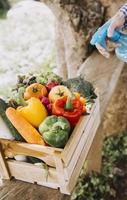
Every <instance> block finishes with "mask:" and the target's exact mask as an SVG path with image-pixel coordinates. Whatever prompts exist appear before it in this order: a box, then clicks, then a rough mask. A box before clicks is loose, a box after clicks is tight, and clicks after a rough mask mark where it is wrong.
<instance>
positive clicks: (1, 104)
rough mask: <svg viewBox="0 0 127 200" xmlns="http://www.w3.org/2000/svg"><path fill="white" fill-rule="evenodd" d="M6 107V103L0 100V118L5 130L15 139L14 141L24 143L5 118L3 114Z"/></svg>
mask: <svg viewBox="0 0 127 200" xmlns="http://www.w3.org/2000/svg"><path fill="white" fill-rule="evenodd" d="M7 107H8V105H7V103H6V102H5V101H4V100H3V99H1V98H0V117H1V118H2V119H3V121H4V123H5V124H6V126H7V128H8V129H9V131H10V133H11V134H12V136H13V137H14V138H15V140H17V141H24V139H23V138H22V136H21V135H20V134H19V132H18V131H17V130H16V128H15V127H14V126H13V125H12V123H11V122H10V121H9V119H8V118H7V116H6V113H5V111H6V109H7ZM0 136H1V134H0Z"/></svg>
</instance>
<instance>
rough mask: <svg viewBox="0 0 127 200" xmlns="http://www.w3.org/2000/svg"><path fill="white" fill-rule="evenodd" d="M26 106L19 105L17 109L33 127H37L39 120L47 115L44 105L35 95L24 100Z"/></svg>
mask: <svg viewBox="0 0 127 200" xmlns="http://www.w3.org/2000/svg"><path fill="white" fill-rule="evenodd" d="M26 103H27V105H26V106H20V107H18V108H17V111H18V112H19V113H20V114H21V115H22V116H23V117H24V118H25V119H26V120H27V121H28V122H29V123H30V124H31V125H33V126H34V127H36V128H37V127H39V125H40V124H41V122H42V121H43V120H44V119H45V118H46V117H47V116H48V113H47V110H46V108H45V106H44V105H43V104H42V103H41V101H40V100H39V99H37V98H35V97H31V98H30V99H29V100H27V101H26Z"/></svg>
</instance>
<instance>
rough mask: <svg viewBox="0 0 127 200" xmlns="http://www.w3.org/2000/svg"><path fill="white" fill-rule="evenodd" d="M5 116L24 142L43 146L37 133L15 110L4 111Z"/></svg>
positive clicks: (10, 108) (43, 143)
mask: <svg viewBox="0 0 127 200" xmlns="http://www.w3.org/2000/svg"><path fill="white" fill-rule="evenodd" d="M6 115H7V117H8V119H9V120H10V121H11V123H12V124H13V126H14V127H15V128H16V129H17V131H18V132H19V133H20V135H21V136H22V137H23V138H24V139H25V140H26V142H28V143H31V144H42V145H45V142H44V141H43V139H42V137H41V135H40V134H39V132H38V131H37V130H36V129H35V128H34V127H33V126H32V125H31V124H30V123H29V122H28V121H27V120H26V119H25V118H24V117H22V116H21V115H20V114H19V113H18V111H17V110H15V109H14V108H12V107H9V108H7V110H6Z"/></svg>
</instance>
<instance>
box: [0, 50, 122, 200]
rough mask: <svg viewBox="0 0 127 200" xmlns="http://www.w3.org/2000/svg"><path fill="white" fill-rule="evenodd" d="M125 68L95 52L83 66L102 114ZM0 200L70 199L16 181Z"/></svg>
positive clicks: (1, 191)
mask: <svg viewBox="0 0 127 200" xmlns="http://www.w3.org/2000/svg"><path fill="white" fill-rule="evenodd" d="M123 66H124V63H123V62H121V61H119V60H118V59H117V58H116V56H112V57H111V58H110V59H108V60H107V59H105V58H103V57H102V56H101V55H99V54H97V53H96V52H94V53H93V54H92V55H91V56H90V57H89V58H88V59H87V60H86V62H85V63H84V64H83V65H82V68H81V70H80V73H81V74H83V75H84V77H86V78H87V80H89V81H91V82H93V83H94V86H95V87H97V88H98V89H99V92H100V100H101V114H103V113H104V110H105V108H106V107H107V105H108V103H109V100H110V97H111V96H112V93H113V91H114V89H115V86H116V84H117V81H118V78H119V76H120V73H121V70H122V68H123ZM93 149H94V148H93ZM91 152H92V150H91ZM89 159H90V158H89ZM75 173H76V172H75ZM76 174H77V173H76ZM76 176H77V175H76ZM76 176H75V177H76ZM72 183H73V180H72ZM71 187H72V186H71V185H69V188H71ZM0 199H1V200H14V199H18V200H20V199H21V200H22V199H24V200H28V199H30V200H40V199H42V200H45V199H46V200H63V199H64V200H67V199H69V197H68V196H66V195H63V194H60V193H59V192H58V191H56V190H52V189H47V188H45V187H42V186H37V185H32V184H29V183H24V182H20V181H15V180H14V181H11V182H8V181H6V182H5V183H4V185H3V186H2V187H0Z"/></svg>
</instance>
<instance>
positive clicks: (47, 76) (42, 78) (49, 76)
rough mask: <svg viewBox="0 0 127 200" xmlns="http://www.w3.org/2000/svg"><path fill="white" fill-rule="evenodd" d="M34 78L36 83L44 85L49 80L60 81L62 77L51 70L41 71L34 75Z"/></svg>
mask: <svg viewBox="0 0 127 200" xmlns="http://www.w3.org/2000/svg"><path fill="white" fill-rule="evenodd" d="M36 80H37V82H38V83H41V84H42V85H45V84H47V83H49V82H50V81H56V82H57V83H59V84H61V83H62V78H61V77H60V76H58V75H57V74H55V73H53V72H47V73H41V74H38V75H37V76H36Z"/></svg>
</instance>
